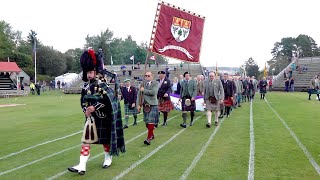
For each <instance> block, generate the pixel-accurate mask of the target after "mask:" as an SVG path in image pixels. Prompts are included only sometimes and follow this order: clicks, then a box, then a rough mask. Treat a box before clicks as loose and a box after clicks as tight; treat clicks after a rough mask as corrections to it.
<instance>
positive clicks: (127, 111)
mask: <svg viewBox="0 0 320 180" xmlns="http://www.w3.org/2000/svg"><path fill="white" fill-rule="evenodd" d="M124 114H125V115H131V114H132V115H136V114H138V110H137V108H136V107H134V108H132V109H130V108H129V104H125V105H124Z"/></svg>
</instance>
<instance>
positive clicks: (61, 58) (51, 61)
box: [37, 46, 67, 76]
mask: <svg viewBox="0 0 320 180" xmlns="http://www.w3.org/2000/svg"><path fill="white" fill-rule="evenodd" d="M66 69H67V65H66V55H65V54H62V53H61V52H59V51H56V50H54V49H53V48H52V47H49V46H40V47H39V49H38V50H37V72H38V73H39V74H42V75H49V76H58V75H61V74H63V73H65V72H66Z"/></svg>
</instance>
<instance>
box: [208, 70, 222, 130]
mask: <svg viewBox="0 0 320 180" xmlns="http://www.w3.org/2000/svg"><path fill="white" fill-rule="evenodd" d="M203 94H204V98H203V99H204V101H205V104H206V109H207V118H208V123H207V125H206V126H207V127H208V128H210V127H211V117H212V111H214V112H215V126H218V122H219V121H218V119H219V118H218V117H219V111H220V103H223V100H224V90H223V85H222V83H221V81H220V79H216V78H215V74H214V72H211V73H210V74H209V79H208V80H206V81H205V82H204V92H203Z"/></svg>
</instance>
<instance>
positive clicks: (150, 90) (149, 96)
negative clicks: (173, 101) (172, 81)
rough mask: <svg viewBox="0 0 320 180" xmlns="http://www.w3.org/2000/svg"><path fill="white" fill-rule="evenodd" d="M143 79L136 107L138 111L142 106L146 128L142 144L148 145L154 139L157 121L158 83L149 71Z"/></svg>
mask: <svg viewBox="0 0 320 180" xmlns="http://www.w3.org/2000/svg"><path fill="white" fill-rule="evenodd" d="M144 78H145V81H144V82H142V84H141V85H140V87H139V92H138V97H137V103H136V104H137V109H138V111H139V112H140V110H141V107H142V106H143V120H144V122H145V123H146V127H147V128H148V136H147V139H146V140H144V144H146V145H150V144H151V140H152V139H154V134H153V130H154V125H155V123H156V122H158V121H159V109H158V99H157V94H158V90H159V83H158V82H157V81H155V80H153V75H152V73H151V72H150V71H148V72H146V74H145V75H144Z"/></svg>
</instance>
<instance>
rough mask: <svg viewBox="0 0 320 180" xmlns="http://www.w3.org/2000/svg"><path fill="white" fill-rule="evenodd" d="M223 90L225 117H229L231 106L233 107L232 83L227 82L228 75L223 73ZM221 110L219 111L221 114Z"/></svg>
mask: <svg viewBox="0 0 320 180" xmlns="http://www.w3.org/2000/svg"><path fill="white" fill-rule="evenodd" d="M221 82H222V85H223V90H224V101H223V102H224V106H225V113H226V115H227V117H230V110H231V106H232V105H233V95H234V94H235V89H234V83H233V82H232V81H230V80H229V75H228V73H224V75H223V79H222V80H221ZM222 112H223V110H221V114H222Z"/></svg>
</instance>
